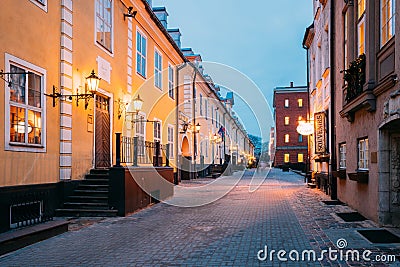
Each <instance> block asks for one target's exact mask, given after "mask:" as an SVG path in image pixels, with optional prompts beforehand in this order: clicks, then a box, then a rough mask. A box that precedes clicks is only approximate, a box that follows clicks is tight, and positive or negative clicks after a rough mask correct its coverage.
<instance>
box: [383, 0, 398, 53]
mask: <svg viewBox="0 0 400 267" xmlns="http://www.w3.org/2000/svg"><path fill="white" fill-rule="evenodd" d="M380 9H381V47H382V46H384V45H385V44H386V43H387V42H388V41H389V40H390V39H391V38H392V37H393V36H394V32H395V0H381V1H380Z"/></svg>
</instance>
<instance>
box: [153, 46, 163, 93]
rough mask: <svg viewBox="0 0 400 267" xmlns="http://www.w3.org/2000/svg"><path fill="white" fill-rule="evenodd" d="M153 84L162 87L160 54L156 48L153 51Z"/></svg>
mask: <svg viewBox="0 0 400 267" xmlns="http://www.w3.org/2000/svg"><path fill="white" fill-rule="evenodd" d="M154 85H155V86H156V87H157V88H159V89H162V56H161V54H160V53H159V52H158V51H157V50H156V51H154Z"/></svg>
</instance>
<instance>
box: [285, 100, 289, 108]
mask: <svg viewBox="0 0 400 267" xmlns="http://www.w3.org/2000/svg"><path fill="white" fill-rule="evenodd" d="M288 107H289V99H285V108H288Z"/></svg>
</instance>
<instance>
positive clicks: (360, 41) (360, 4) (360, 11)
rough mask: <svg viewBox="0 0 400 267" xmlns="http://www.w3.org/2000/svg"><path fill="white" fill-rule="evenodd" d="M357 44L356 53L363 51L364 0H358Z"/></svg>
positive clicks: (359, 53) (362, 52)
mask: <svg viewBox="0 0 400 267" xmlns="http://www.w3.org/2000/svg"><path fill="white" fill-rule="evenodd" d="M357 7H358V9H357V10H358V22H357V45H358V55H361V54H364V53H365V0H358V5H357Z"/></svg>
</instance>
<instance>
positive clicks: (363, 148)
mask: <svg viewBox="0 0 400 267" xmlns="http://www.w3.org/2000/svg"><path fill="white" fill-rule="evenodd" d="M368 161H369V160H368V138H363V139H359V140H358V168H359V169H361V170H368Z"/></svg>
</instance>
